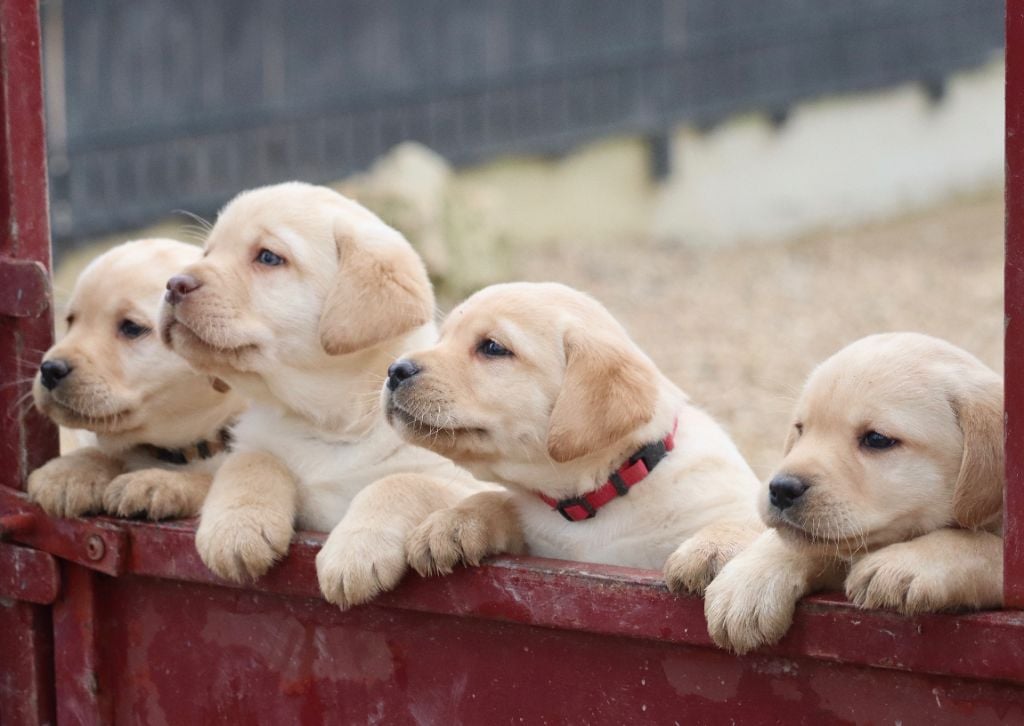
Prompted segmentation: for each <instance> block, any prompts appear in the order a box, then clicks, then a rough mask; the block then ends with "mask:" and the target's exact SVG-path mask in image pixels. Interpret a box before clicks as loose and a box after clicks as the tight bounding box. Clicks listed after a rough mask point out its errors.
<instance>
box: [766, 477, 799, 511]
mask: <svg viewBox="0 0 1024 726" xmlns="http://www.w3.org/2000/svg"><path fill="white" fill-rule="evenodd" d="M805 491H807V484H805V483H804V481H803V480H802V479H800V478H799V477H795V476H792V475H790V474H779V475H778V476H776V477H775V478H774V479H772V480H771V481H770V482H769V483H768V499H769V500H770V501H771V503H772V506H773V507H776V508H777V509H789V508H790V507H792V506H793V505H794V504H795V503H796V500H797V499H799V498H800V497H801V496H803V493H804V492H805Z"/></svg>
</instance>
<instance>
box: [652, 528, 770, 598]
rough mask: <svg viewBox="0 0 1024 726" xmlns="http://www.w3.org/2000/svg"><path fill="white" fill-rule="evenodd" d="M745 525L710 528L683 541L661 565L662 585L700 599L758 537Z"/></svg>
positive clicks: (757, 531)
mask: <svg viewBox="0 0 1024 726" xmlns="http://www.w3.org/2000/svg"><path fill="white" fill-rule="evenodd" d="M760 531H761V530H760V528H758V527H754V526H751V525H747V524H730V523H722V524H713V525H710V526H708V527H705V528H704V529H702V530H700V531H698V532H697V533H696V534H695V535H693V536H692V537H690V538H689V539H687V540H686V541H685V542H683V543H682V544H681V545H679V548H678V549H677V550H676V551H675V552H673V553H672V554H671V555H669V557H668V559H667V560H666V561H665V567H664V575H665V582H666V583H668V587H669V589H670V590H672V591H673V592H687V593H690V594H692V595H703V594H704V591H705V590H706V589H707V587H708V585H710V584H711V581H712V580H713V579H715V577H716V576H717V575H718V573H719V572H720V571H721V569H722V568H723V567H725V565H726V563H728V562H730V561H731V560H732V559H733V558H734V557H735V556H736V555H737V554H739V553H740V552H741V551H742V550H743V549H744V548H745V547H746V546H747V545H749V544H750V543H751V542H752V541H753V540H754V539H755V538H756V537H757V535H758V534H759V533H760Z"/></svg>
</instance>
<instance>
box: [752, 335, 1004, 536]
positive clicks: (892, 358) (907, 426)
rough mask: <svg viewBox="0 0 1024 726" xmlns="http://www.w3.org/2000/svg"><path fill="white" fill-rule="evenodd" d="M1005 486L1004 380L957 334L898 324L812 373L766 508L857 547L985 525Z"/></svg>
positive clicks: (770, 518)
mask: <svg viewBox="0 0 1024 726" xmlns="http://www.w3.org/2000/svg"><path fill="white" fill-rule="evenodd" d="M1002 492H1003V389H1002V379H1001V378H1000V377H999V376H998V375H996V374H995V373H994V372H993V371H992V370H990V369H989V368H987V367H986V366H985V365H983V364H982V363H981V362H980V361H978V360H977V359H976V358H974V357H973V356H971V355H970V354H968V353H967V352H965V351H963V350H961V349H959V348H957V347H955V346H953V345H951V344H949V343H946V342H944V341H941V340H938V339H936V338H931V337H928V336H925V335H919V334H914V333H893V334H885V335H874V336H870V337H867V338H864V339H862V340H859V341H857V342H855V343H853V344H852V345H850V346H848V347H846V348H844V349H843V350H841V351H839V352H838V353H836V354H835V355H834V356H832V357H831V358H829V359H828V360H826V361H825V362H824V363H822V364H821V365H820V366H819V367H818V368H817V369H816V370H815V371H814V372H813V373H812V374H811V376H810V378H809V379H808V381H807V383H806V385H805V387H804V391H803V393H802V395H801V397H800V400H799V402H798V404H797V407H796V415H795V419H794V421H793V423H792V426H791V427H790V430H789V433H788V435H787V439H786V444H785V457H784V458H783V461H782V463H781V465H780V466H779V467H778V469H777V470H776V472H775V474H774V475H773V476H772V479H771V481H770V482H769V487H768V491H766V492H765V494H764V496H763V497H762V499H761V514H762V517H763V518H764V520H765V522H766V523H767V524H769V525H770V526H774V527H778V528H780V529H783V530H789V531H790V532H792V533H795V534H797V535H798V536H801V537H804V538H807V539H811V540H816V541H821V542H829V543H833V544H836V545H840V546H845V547H848V548H850V549H856V548H857V547H861V546H867V545H871V546H878V545H883V544H888V543H892V542H896V541H900V540H903V539H906V538H908V537H912V536H916V535H918V534H921V533H924V532H928V531H931V530H934V529H937V528H939V527H944V526H949V525H955V526H961V527H971V528H973V527H981V526H985V525H987V524H990V523H991V522H992V520H993V519H994V518H996V517H997V516H998V514H999V512H1000V511H1001V508H1002Z"/></svg>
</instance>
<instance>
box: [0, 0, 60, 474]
mask: <svg viewBox="0 0 1024 726" xmlns="http://www.w3.org/2000/svg"><path fill="white" fill-rule="evenodd" d="M0 122H2V124H3V126H2V135H0V286H3V292H2V293H0V371H2V372H3V379H4V380H3V382H2V385H0V462H3V465H2V466H0V486H6V487H20V486H23V483H24V481H25V477H26V476H27V474H28V472H29V471H31V470H32V469H34V468H36V467H37V466H39V465H40V464H42V463H43V462H44V461H46V460H47V459H49V458H50V457H52V456H53V455H55V454H56V453H57V436H56V430H55V429H54V427H53V425H52V424H50V423H49V422H48V421H45V420H44V419H43V418H42V417H41V416H40V415H39V414H37V413H36V412H35V411H34V410H33V409H32V408H31V406H30V405H28V403H29V401H28V399H27V393H28V391H29V381H30V379H31V377H32V375H33V374H34V373H35V370H36V368H37V367H38V365H39V360H40V358H41V356H42V352H43V351H45V350H46V349H47V348H48V347H49V346H50V342H51V339H52V335H53V314H52V311H51V307H50V299H51V298H50V290H49V283H48V281H47V279H46V277H45V276H44V277H42V278H40V276H39V271H40V268H41V269H42V270H48V269H49V268H50V229H49V217H48V209H47V198H46V184H47V181H46V143H45V133H44V126H43V84H42V75H41V62H40V40H39V8H38V4H37V2H35V0H0ZM12 283H13V287H11V285H12Z"/></svg>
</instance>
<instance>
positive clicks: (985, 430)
mask: <svg viewBox="0 0 1024 726" xmlns="http://www.w3.org/2000/svg"><path fill="white" fill-rule="evenodd" d="M953 410H954V411H955V412H956V416H957V420H958V422H959V423H960V430H961V431H963V434H964V453H963V458H962V459H961V461H960V474H959V476H958V477H957V480H956V486H955V488H954V489H953V516H954V517H955V518H956V521H957V524H959V525H960V526H961V527H967V528H970V529H974V528H977V527H981V526H983V525H984V524H985V523H986V522H988V520H990V519H991V518H992V517H994V516H995V515H996V514H998V513H999V512H1000V511H1001V510H1002V508H1003V487H1004V482H1005V472H1004V470H1003V465H1004V458H1005V457H1004V453H1003V382H1002V379H1000V378H995V377H993V380H991V381H986V382H985V383H984V384H983V385H979V386H972V387H971V389H970V390H969V392H967V393H964V394H961V395H960V397H959V398H957V399H955V400H954V401H953Z"/></svg>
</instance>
